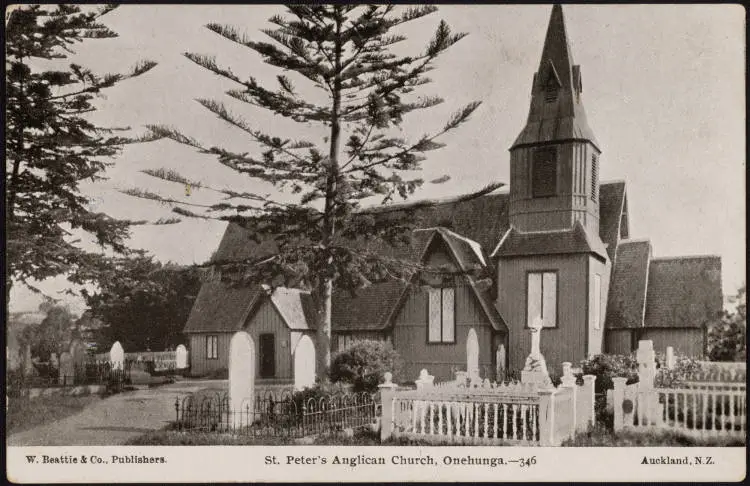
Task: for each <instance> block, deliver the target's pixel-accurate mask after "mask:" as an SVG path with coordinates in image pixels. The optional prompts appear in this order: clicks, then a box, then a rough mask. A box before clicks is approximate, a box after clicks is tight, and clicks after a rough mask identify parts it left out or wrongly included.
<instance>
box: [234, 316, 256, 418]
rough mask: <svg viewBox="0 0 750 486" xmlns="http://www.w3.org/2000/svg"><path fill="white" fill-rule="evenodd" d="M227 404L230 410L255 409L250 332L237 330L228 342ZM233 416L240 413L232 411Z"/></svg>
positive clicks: (253, 361)
mask: <svg viewBox="0 0 750 486" xmlns="http://www.w3.org/2000/svg"><path fill="white" fill-rule="evenodd" d="M229 406H230V409H231V411H232V412H242V413H243V414H244V413H247V414H248V416H249V417H251V421H252V417H253V412H254V411H255V343H254V342H253V338H252V337H251V336H250V334H248V333H246V332H245V331H238V332H236V333H235V334H234V336H232V340H231V341H230V342H229ZM232 416H234V417H237V418H238V417H240V416H242V414H240V413H234V414H232Z"/></svg>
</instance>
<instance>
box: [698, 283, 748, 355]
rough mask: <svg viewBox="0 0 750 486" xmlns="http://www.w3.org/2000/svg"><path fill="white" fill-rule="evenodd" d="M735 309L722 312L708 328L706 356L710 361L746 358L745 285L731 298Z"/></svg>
mask: <svg viewBox="0 0 750 486" xmlns="http://www.w3.org/2000/svg"><path fill="white" fill-rule="evenodd" d="M733 301H734V303H735V304H736V309H735V310H734V311H731V312H727V311H725V312H724V315H723V316H722V319H721V322H719V323H717V324H714V325H713V326H711V327H710V328H709V330H708V356H709V358H710V359H711V361H740V362H744V361H746V360H747V287H746V286H745V285H743V286H742V287H741V288H740V289H739V291H738V292H737V295H736V296H734V298H733Z"/></svg>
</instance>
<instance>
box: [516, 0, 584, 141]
mask: <svg viewBox="0 0 750 486" xmlns="http://www.w3.org/2000/svg"><path fill="white" fill-rule="evenodd" d="M581 91H582V82H581V70H580V68H579V66H576V65H574V64H573V55H572V54H571V49H570V45H569V42H568V33H567V31H566V29H565V17H564V16H563V9H562V6H560V4H555V5H554V6H553V7H552V13H551V15H550V19H549V25H548V26H547V35H546V37H545V39H544V47H543V48H542V57H541V59H540V60H539V69H538V70H537V72H536V73H535V74H534V82H533V85H532V88H531V108H530V110H529V118H528V121H527V122H526V127H525V128H524V129H523V130H522V131H521V134H520V135H519V136H518V138H517V139H516V141H515V142H514V143H513V146H512V147H511V149H513V148H516V147H518V146H521V145H532V144H537V143H544V142H551V141H558V140H572V139H575V140H588V141H590V142H591V143H593V144H594V145H595V146H598V144H597V142H596V139H595V138H594V134H593V133H592V131H591V129H590V128H589V126H588V122H587V121H586V113H585V112H584V110H583V103H582V102H581Z"/></svg>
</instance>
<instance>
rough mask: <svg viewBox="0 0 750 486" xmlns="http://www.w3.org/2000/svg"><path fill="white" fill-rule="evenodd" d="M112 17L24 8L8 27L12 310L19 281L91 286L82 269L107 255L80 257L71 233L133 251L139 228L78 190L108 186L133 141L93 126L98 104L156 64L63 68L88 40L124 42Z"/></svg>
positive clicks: (62, 8)
mask: <svg viewBox="0 0 750 486" xmlns="http://www.w3.org/2000/svg"><path fill="white" fill-rule="evenodd" d="M113 9H114V6H107V7H103V8H99V9H93V8H86V9H85V10H84V9H83V8H82V7H79V6H75V5H56V6H40V5H24V6H16V7H15V8H14V9H13V10H12V11H11V12H10V15H9V18H8V20H7V24H6V29H5V35H6V37H5V40H6V83H5V100H6V111H5V117H6V118H5V123H6V125H5V129H6V131H5V133H6V138H5V142H6V143H5V154H6V175H5V188H6V194H5V208H6V213H5V222H6V226H5V227H6V232H7V233H6V245H7V246H6V258H7V265H6V284H7V292H6V303H7V301H8V298H9V295H10V286H11V283H12V282H13V281H15V282H21V283H24V284H26V285H27V286H29V287H30V288H31V289H32V290H35V287H34V286H33V282H34V281H39V280H43V279H45V278H47V277H52V276H56V275H60V274H67V275H68V277H69V279H70V280H71V281H73V282H75V283H83V282H85V281H86V280H85V279H84V278H82V276H81V275H80V274H79V273H78V271H79V270H80V269H84V268H86V267H88V266H89V265H91V264H94V263H96V262H97V261H99V260H100V259H101V258H102V257H101V255H100V254H98V253H91V252H87V251H84V250H82V249H81V248H80V245H78V244H77V243H78V241H76V240H74V239H73V238H72V233H71V231H72V230H83V231H84V232H86V234H88V235H91V236H92V237H93V238H94V239H95V240H96V242H97V243H98V244H99V245H101V246H102V247H107V248H110V249H112V250H114V251H116V252H121V253H126V252H127V248H126V246H125V239H126V237H127V235H128V227H129V226H130V225H131V224H133V223H136V222H133V221H123V220H116V219H114V218H111V217H109V216H107V215H106V214H103V213H97V212H94V211H91V210H90V209H89V207H88V202H89V201H88V198H87V197H86V196H85V195H84V194H82V193H81V191H80V189H79V184H80V183H81V182H82V181H84V180H90V181H96V180H98V179H101V178H102V176H103V172H104V171H105V169H106V167H107V166H108V165H109V164H110V162H108V159H109V158H111V157H113V156H115V155H116V154H117V153H118V152H119V151H120V150H121V148H122V145H123V144H124V143H126V142H128V141H131V140H129V139H127V138H125V137H122V136H118V135H117V134H116V132H117V131H118V130H120V129H116V128H104V127H99V126H96V125H94V124H93V123H91V122H90V121H89V120H88V119H87V114H89V113H91V112H92V111H95V110H96V107H95V106H94V100H95V98H96V97H97V95H98V94H99V93H100V92H101V91H102V90H104V89H106V88H109V87H112V86H114V85H115V84H116V83H118V82H120V81H124V80H126V79H130V78H133V77H136V76H139V75H141V74H143V73H145V72H147V71H149V70H150V69H151V68H153V67H154V66H155V63H153V62H151V61H141V62H138V63H137V64H136V65H135V66H134V67H133V68H132V69H131V70H130V71H129V72H127V73H125V74H104V75H97V74H95V73H94V72H92V71H91V70H89V69H87V68H85V67H83V66H80V65H78V64H75V63H71V64H69V65H67V66H66V65H64V62H63V60H65V59H67V58H68V56H70V55H72V54H74V51H73V50H72V49H73V47H74V46H75V45H76V44H78V43H80V42H83V41H84V40H86V39H105V38H110V37H116V34H115V33H114V32H112V31H111V30H110V29H109V28H107V27H106V26H105V25H104V24H102V23H100V20H99V19H100V17H101V16H102V15H104V14H106V13H108V12H110V11H112V10H113ZM48 61H49V62H48ZM50 65H54V66H57V67H53V68H49V67H48V66H50ZM40 66H45V68H40ZM89 275H90V274H89Z"/></svg>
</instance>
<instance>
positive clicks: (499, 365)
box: [495, 344, 505, 383]
mask: <svg viewBox="0 0 750 486" xmlns="http://www.w3.org/2000/svg"><path fill="white" fill-rule="evenodd" d="M495 363H496V369H495V374H496V376H495V381H497V382H498V383H500V382H502V381H505V344H499V345H498V346H497V352H496V353H495Z"/></svg>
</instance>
